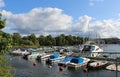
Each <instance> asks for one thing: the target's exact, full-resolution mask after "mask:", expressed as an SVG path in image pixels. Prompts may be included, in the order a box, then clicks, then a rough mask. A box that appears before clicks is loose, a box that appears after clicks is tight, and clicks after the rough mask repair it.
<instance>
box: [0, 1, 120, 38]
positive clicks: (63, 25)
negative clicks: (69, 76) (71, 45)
mask: <svg viewBox="0 0 120 77" xmlns="http://www.w3.org/2000/svg"><path fill="white" fill-rule="evenodd" d="M0 12H1V13H2V14H3V17H5V18H6V19H7V24H6V28H5V29H3V30H4V31H5V32H8V33H11V34H12V33H14V32H19V33H20V34H21V35H28V34H31V33H35V34H36V35H37V36H39V35H48V34H51V35H58V34H61V33H64V34H72V35H77V36H87V35H88V33H89V32H90V34H91V37H95V36H96V35H99V36H100V37H103V38H108V37H118V38H119V37H120V34H119V32H120V0H116V1H114V0H14V1H11V0H0ZM88 25H89V28H88Z"/></svg>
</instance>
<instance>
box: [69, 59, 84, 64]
mask: <svg viewBox="0 0 120 77" xmlns="http://www.w3.org/2000/svg"><path fill="white" fill-rule="evenodd" d="M83 61H84V59H83V58H73V59H72V60H71V61H70V62H71V63H76V64H81V63H83Z"/></svg>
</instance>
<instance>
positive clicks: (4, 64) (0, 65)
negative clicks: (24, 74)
mask: <svg viewBox="0 0 120 77" xmlns="http://www.w3.org/2000/svg"><path fill="white" fill-rule="evenodd" d="M5 24H6V19H2V14H0V77H12V75H11V74H10V67H9V64H8V61H7V59H6V58H5V53H6V52H8V50H9V49H10V48H11V43H12V37H11V35H10V34H8V33H5V32H2V30H1V29H3V28H4V27H5Z"/></svg>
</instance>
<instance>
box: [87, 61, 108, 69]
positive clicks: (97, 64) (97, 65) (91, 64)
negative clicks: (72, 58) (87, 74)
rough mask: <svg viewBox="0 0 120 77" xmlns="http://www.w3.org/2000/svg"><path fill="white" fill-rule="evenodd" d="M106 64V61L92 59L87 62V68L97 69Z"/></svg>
mask: <svg viewBox="0 0 120 77" xmlns="http://www.w3.org/2000/svg"><path fill="white" fill-rule="evenodd" d="M107 64H108V62H107V61H93V62H88V64H87V68H88V69H90V70H97V69H101V68H105V67H106V65H107Z"/></svg>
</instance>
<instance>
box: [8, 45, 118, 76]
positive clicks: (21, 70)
mask: <svg viewBox="0 0 120 77" xmlns="http://www.w3.org/2000/svg"><path fill="white" fill-rule="evenodd" d="M104 50H106V51H110V50H112V51H120V45H109V46H106V47H104ZM33 62H34V60H31V61H27V60H24V59H22V58H21V56H17V57H14V56H10V64H11V65H12V66H13V67H15V68H16V74H15V75H14V77H116V72H115V71H109V70H106V69H102V70H96V71H92V70H91V71H89V72H83V70H82V69H78V70H74V69H67V68H65V69H64V70H63V71H59V69H58V68H59V67H58V66H57V64H54V65H53V67H52V68H48V66H47V65H45V63H44V62H37V65H36V66H33ZM118 77H120V72H118Z"/></svg>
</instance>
